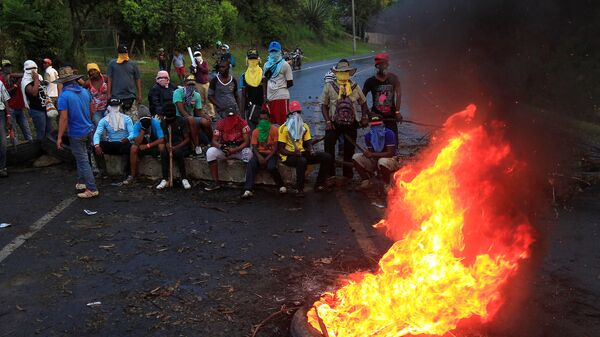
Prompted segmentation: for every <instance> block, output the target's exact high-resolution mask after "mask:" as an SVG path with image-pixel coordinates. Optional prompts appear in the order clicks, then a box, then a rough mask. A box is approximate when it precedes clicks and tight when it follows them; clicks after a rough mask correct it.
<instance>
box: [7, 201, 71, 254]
mask: <svg viewBox="0 0 600 337" xmlns="http://www.w3.org/2000/svg"><path fill="white" fill-rule="evenodd" d="M75 199H77V197H70V198H67V199H65V200H63V201H62V202H61V203H60V204H58V205H57V206H56V207H54V209H53V210H51V211H50V212H48V213H46V214H45V215H44V216H42V217H41V218H39V219H38V220H37V221H36V222H34V223H33V225H31V226H30V227H29V232H27V233H25V234H21V235H19V236H17V237H16V238H15V239H14V240H12V241H11V242H10V243H9V244H7V245H6V246H4V248H2V250H1V251H0V262H2V261H4V259H6V258H7V257H8V256H9V255H10V254H12V253H13V252H14V251H15V250H17V248H19V247H20V246H21V245H22V244H23V243H25V241H26V240H27V239H29V238H30V237H32V236H33V235H34V234H35V233H37V232H39V231H40V230H41V229H42V228H44V226H45V225H46V224H47V223H48V222H50V221H51V220H52V219H54V218H55V217H56V216H57V215H59V214H60V213H61V212H62V211H64V210H65V208H67V207H69V206H70V205H71V204H72V203H73V201H75Z"/></svg>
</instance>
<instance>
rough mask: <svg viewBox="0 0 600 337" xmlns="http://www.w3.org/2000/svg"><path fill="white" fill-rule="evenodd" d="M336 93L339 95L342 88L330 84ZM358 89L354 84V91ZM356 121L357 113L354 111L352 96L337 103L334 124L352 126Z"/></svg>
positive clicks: (332, 83) (335, 84) (333, 83)
mask: <svg viewBox="0 0 600 337" xmlns="http://www.w3.org/2000/svg"><path fill="white" fill-rule="evenodd" d="M330 83H331V86H332V87H333V89H334V90H335V92H336V93H338V94H339V92H340V87H339V86H338V85H337V83H335V82H330ZM355 87H356V83H353V84H352V90H354V88H355ZM355 121H356V113H355V111H354V102H353V101H352V100H351V99H350V96H344V97H342V98H340V99H338V100H337V102H336V103H335V113H334V114H333V122H334V123H337V124H341V125H351V124H353V123H354V122H355Z"/></svg>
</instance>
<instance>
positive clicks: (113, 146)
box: [0, 41, 402, 198]
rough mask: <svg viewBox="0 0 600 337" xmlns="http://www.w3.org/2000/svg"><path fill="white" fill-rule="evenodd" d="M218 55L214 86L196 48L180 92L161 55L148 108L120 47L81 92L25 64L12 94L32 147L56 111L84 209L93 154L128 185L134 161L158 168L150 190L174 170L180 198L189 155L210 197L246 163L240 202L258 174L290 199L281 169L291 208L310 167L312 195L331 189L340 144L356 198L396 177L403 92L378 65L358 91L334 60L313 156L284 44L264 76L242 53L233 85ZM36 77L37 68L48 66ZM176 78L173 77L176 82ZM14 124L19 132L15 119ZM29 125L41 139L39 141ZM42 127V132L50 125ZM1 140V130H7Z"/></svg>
mask: <svg viewBox="0 0 600 337" xmlns="http://www.w3.org/2000/svg"><path fill="white" fill-rule="evenodd" d="M227 49H228V48H227ZM227 49H226V50H221V51H222V53H221V54H220V58H219V59H218V60H217V66H216V70H217V73H216V75H214V77H212V79H211V78H210V73H209V67H208V64H207V61H206V60H205V59H203V57H202V51H201V49H200V46H198V47H196V48H195V51H194V52H193V60H192V62H191V65H190V67H189V72H188V75H187V77H185V76H180V80H181V81H182V84H183V85H181V86H175V85H173V84H172V83H171V81H170V76H169V73H168V72H167V71H166V70H164V69H165V68H162V66H163V64H162V63H161V62H162V59H161V56H160V54H159V59H158V60H159V69H160V70H159V71H158V73H157V74H156V81H155V84H154V85H153V87H152V88H151V89H150V91H149V93H148V107H146V106H143V105H140V103H141V93H142V88H141V80H140V72H139V68H138V66H137V65H136V63H135V62H133V61H130V60H129V54H128V50H127V47H126V46H125V45H120V46H119V47H118V50H117V51H118V57H117V59H116V60H113V61H111V62H110V64H109V65H108V69H107V74H106V75H103V74H102V72H101V71H100V68H99V67H98V65H97V64H95V63H89V64H88V65H87V73H88V79H87V80H85V81H84V80H83V79H82V78H83V75H80V74H76V73H74V71H73V69H72V68H71V67H69V66H65V67H62V68H60V69H59V71H58V72H57V73H56V74H55V76H54V78H48V80H47V81H46V82H42V81H43V79H42V77H41V76H39V75H38V74H37V66H36V65H35V63H34V62H33V61H26V62H25V65H24V75H23V79H22V80H21V84H20V86H21V87H22V88H23V90H20V91H18V92H21V93H22V96H23V97H22V98H21V99H22V100H23V101H24V103H25V107H27V108H29V111H30V115H31V117H32V119H33V120H34V125H35V127H36V132H37V133H39V134H38V139H42V138H43V137H44V135H45V134H46V133H47V132H49V130H48V129H46V128H45V125H44V126H42V125H41V122H38V123H36V118H34V115H35V114H36V110H37V109H39V110H38V111H39V112H40V114H41V115H42V116H43V117H45V118H46V119H49V118H50V117H49V116H48V115H49V114H48V113H46V112H47V111H48V108H49V105H51V104H56V105H57V108H58V112H59V122H58V126H59V127H58V137H57V147H58V148H62V147H63V136H65V135H67V134H68V139H69V141H68V143H69V147H70V150H71V152H72V154H73V155H74V157H75V159H76V164H77V182H76V189H77V190H79V191H81V192H80V193H78V196H79V197H81V198H91V197H95V196H98V194H99V192H98V189H97V186H96V184H95V180H94V174H93V170H92V166H91V163H90V160H89V158H88V149H89V148H90V147H89V146H90V144H91V145H92V146H93V153H94V155H95V158H96V160H95V161H96V163H98V168H100V169H101V170H102V169H105V165H104V160H103V155H104V154H112V155H121V156H123V157H124V159H125V162H126V163H127V165H126V167H125V171H126V172H124V173H125V177H126V178H125V180H124V181H123V184H125V185H128V184H131V183H133V182H134V181H135V180H136V177H137V175H138V172H139V171H138V161H139V158H140V157H141V156H145V155H150V156H160V158H161V164H162V176H163V177H162V180H161V181H160V182H159V184H158V185H157V186H156V188H157V189H163V188H165V187H167V186H169V185H171V184H172V176H173V172H172V170H173V165H172V163H174V164H175V165H176V166H177V167H178V169H179V177H180V182H181V185H182V186H183V188H185V189H190V188H191V184H190V182H189V180H188V179H187V175H186V168H185V161H184V159H185V158H186V157H188V156H189V155H190V154H191V155H194V156H196V157H199V158H201V159H204V158H205V160H206V161H207V162H208V166H209V168H210V173H211V177H212V182H211V183H210V184H208V186H206V187H205V190H207V191H213V190H216V189H219V188H220V187H221V185H220V182H219V169H218V168H219V166H218V162H219V161H221V160H228V159H235V160H241V161H243V162H245V163H247V165H246V183H245V186H244V192H243V197H251V196H252V195H253V194H254V192H253V188H254V180H255V178H256V175H257V173H258V171H259V170H260V169H266V170H267V171H268V172H269V173H270V175H271V176H272V178H273V180H274V182H275V183H276V185H277V188H278V190H279V192H280V193H287V192H288V188H287V187H286V186H284V182H283V180H282V178H281V175H280V173H279V171H278V169H277V167H278V163H282V164H283V165H286V166H289V167H293V168H295V169H296V179H297V180H296V184H295V186H294V189H293V190H294V191H295V193H296V194H297V195H298V196H303V195H304V185H305V175H306V174H305V173H306V170H307V166H308V165H319V172H318V175H317V179H316V183H315V191H327V190H329V188H330V186H329V184H328V178H329V177H332V176H335V164H336V161H335V147H336V143H337V142H338V141H341V142H343V143H344V149H343V158H344V159H343V161H342V166H343V175H344V177H345V178H348V179H351V178H352V175H353V168H356V170H357V172H358V174H359V175H360V176H361V178H362V180H363V181H362V183H361V187H362V188H365V187H368V185H369V181H370V178H371V177H372V176H373V175H378V176H381V177H382V179H384V180H385V181H389V179H390V175H391V173H392V172H393V171H394V170H396V169H397V168H398V163H397V161H396V159H395V150H396V147H397V143H398V142H397V134H398V133H397V126H396V122H397V121H399V120H401V119H402V117H401V115H400V113H399V106H400V85H399V81H398V79H397V78H396V77H395V76H394V75H393V74H391V73H387V68H388V66H389V57H388V55H387V54H379V55H377V56H376V57H375V66H376V68H377V69H378V71H377V74H376V75H375V76H374V77H372V78H370V79H369V80H367V82H366V83H365V85H364V89H363V90H361V88H360V87H359V86H358V84H357V83H355V82H354V81H353V80H352V79H351V77H352V75H354V73H355V72H356V69H355V68H352V67H351V66H350V63H349V62H348V61H347V60H340V61H339V62H338V63H337V65H336V66H335V67H333V68H332V69H331V73H330V74H328V76H326V79H325V85H324V88H323V93H322V95H321V105H322V114H323V118H324V121H325V123H326V134H325V137H324V143H325V151H324V152H320V151H315V149H314V147H313V142H314V140H313V138H312V135H311V130H310V127H309V126H308V124H307V123H305V122H304V120H303V117H302V107H301V104H300V102H298V101H294V100H290V88H291V87H293V85H294V82H293V73H292V69H291V67H290V65H289V64H288V63H287V62H286V61H285V59H284V57H283V53H282V47H281V44H280V43H279V42H277V41H273V42H271V43H270V44H269V48H268V51H269V55H268V57H267V58H266V62H265V63H264V65H263V66H262V67H261V59H260V57H259V53H258V51H257V49H255V48H251V49H249V50H248V51H247V54H246V63H247V68H246V70H245V71H244V72H243V74H242V75H241V77H240V79H239V81H238V80H237V79H236V78H234V77H233V76H232V74H231V69H232V64H231V63H232V57H231V56H228V55H231V54H230V53H229V51H228V50H227ZM48 61H49V64H50V66H51V61H50V60H48ZM44 65H45V67H46V60H44ZM178 65H179V64H176V68H177V67H178ZM3 66H4V63H3ZM179 68H181V67H179ZM3 69H4V68H3ZM177 73H178V76H179V75H180V71H177ZM2 82H4V80H3V81H2ZM41 83H45V85H42V84H41ZM51 85H54V86H56V88H57V89H56V91H57V93H58V94H57V95H56V96H54V97H53V96H51V95H52V94H53V93H54V91H52V89H51V88H50V86H51ZM17 86H18V85H17ZM6 88H9V89H14V84H11V83H10V82H8V85H7V86H6ZM6 88H5V87H0V111H2V113H4V114H6V116H9V117H10V115H8V114H7V113H6V111H13V117H12V118H15V115H16V114H17V113H16V112H15V109H17V108H12V106H11V105H10V104H13V105H14V102H13V103H11V100H14V99H15V97H18V94H15V90H12V92H9V91H8V90H7V89H6ZM36 90H37V91H38V92H36ZM39 91H42V92H43V95H42V94H41V93H39ZM368 93H371V94H372V97H373V105H372V109H371V110H369V108H368V105H367V101H366V98H365V97H366V95H367V94H368ZM38 100H39V102H38ZM3 104H4V105H3ZM5 106H9V107H11V108H12V110H8V109H6V108H5ZM358 106H360V107H361V110H360V112H361V117H360V119H357V118H356V115H357V111H358V109H357V107H358ZM21 113H22V112H21ZM1 119H2V120H3V121H4V120H8V118H1ZM37 119H38V120H39V118H37ZM15 120H16V121H17V122H18V121H19V119H18V117H17V118H16V119H15ZM25 124H27V123H25ZM38 124H39V125H40V127H41V130H42V131H41V132H38V131H39V130H40V128H38ZM19 125H20V124H19ZM46 125H51V123H50V122H49V121H47V123H46ZM368 125H370V126H371V129H370V131H369V132H368V133H367V134H366V135H365V143H366V144H367V149H366V150H365V151H364V152H362V153H360V154H355V153H354V152H355V146H356V139H357V129H358V128H359V127H366V126H368ZM0 129H2V130H4V127H2V128H0ZM42 133H43V134H42ZM23 134H26V132H25V131H23ZM29 134H30V133H29ZM25 137H27V136H25ZM30 137H31V136H30ZM2 140H3V141H5V140H6V137H2ZM318 141H320V140H318ZM0 159H5V158H0ZM1 164H2V162H1V161H0V165H1ZM3 167H5V166H0V169H2V168H3ZM0 172H2V171H0ZM4 172H5V171H4Z"/></svg>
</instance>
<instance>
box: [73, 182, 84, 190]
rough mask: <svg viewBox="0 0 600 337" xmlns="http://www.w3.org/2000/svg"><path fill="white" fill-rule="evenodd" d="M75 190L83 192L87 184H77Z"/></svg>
mask: <svg viewBox="0 0 600 337" xmlns="http://www.w3.org/2000/svg"><path fill="white" fill-rule="evenodd" d="M75 189H76V190H78V191H83V190H85V189H86V187H85V184H79V183H78V184H75Z"/></svg>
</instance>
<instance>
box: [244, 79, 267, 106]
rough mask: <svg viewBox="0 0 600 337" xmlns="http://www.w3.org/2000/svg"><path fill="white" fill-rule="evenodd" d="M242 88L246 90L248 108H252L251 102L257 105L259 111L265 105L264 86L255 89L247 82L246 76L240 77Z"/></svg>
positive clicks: (260, 85)
mask: <svg viewBox="0 0 600 337" xmlns="http://www.w3.org/2000/svg"><path fill="white" fill-rule="evenodd" d="M240 81H241V87H242V88H244V89H246V108H247V107H249V106H250V102H252V104H254V105H256V106H257V107H258V108H259V109H260V107H261V106H262V104H263V86H262V84H259V85H258V87H253V86H251V85H249V84H248V83H247V82H246V77H245V76H244V74H242V76H241V77H240Z"/></svg>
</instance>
